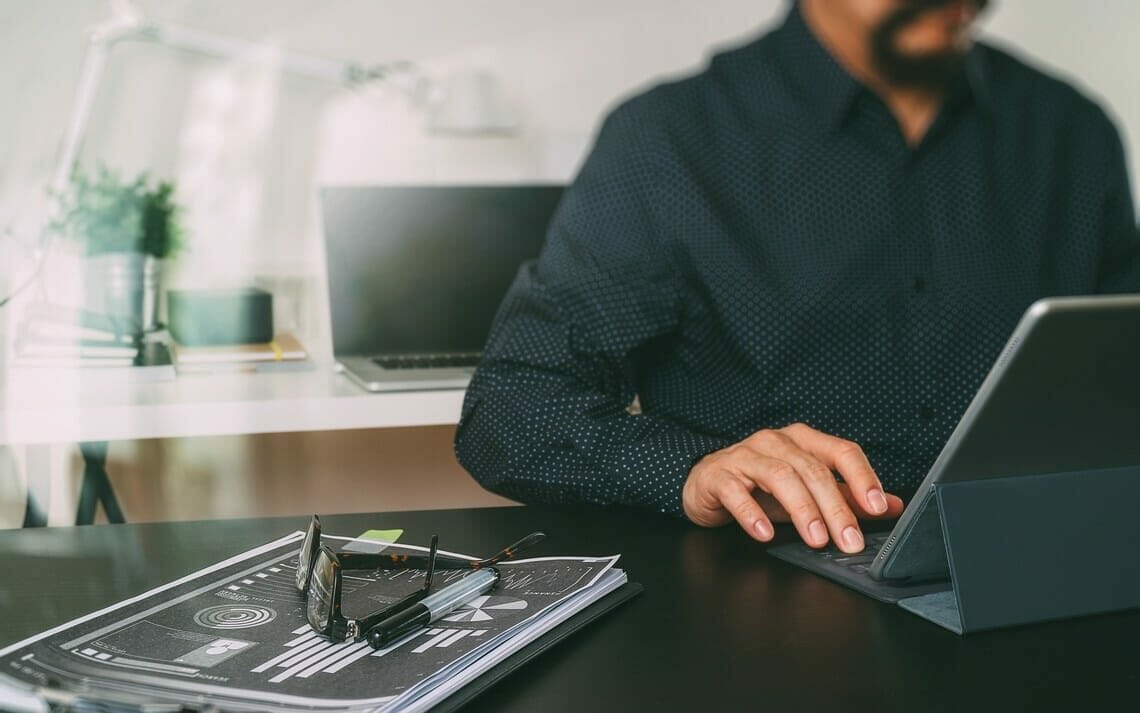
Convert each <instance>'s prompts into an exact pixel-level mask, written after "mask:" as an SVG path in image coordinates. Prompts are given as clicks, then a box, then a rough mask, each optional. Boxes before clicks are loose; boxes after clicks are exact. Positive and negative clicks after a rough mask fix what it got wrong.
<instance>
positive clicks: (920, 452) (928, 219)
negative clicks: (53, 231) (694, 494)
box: [455, 8, 1140, 514]
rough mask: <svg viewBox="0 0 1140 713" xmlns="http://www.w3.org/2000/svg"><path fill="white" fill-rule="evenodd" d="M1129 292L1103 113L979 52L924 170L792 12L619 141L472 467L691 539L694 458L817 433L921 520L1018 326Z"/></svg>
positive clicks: (521, 285) (486, 387)
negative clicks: (657, 517) (852, 448)
mask: <svg viewBox="0 0 1140 713" xmlns="http://www.w3.org/2000/svg"><path fill="white" fill-rule="evenodd" d="M1128 291H1134V292H1140V237H1138V233H1137V229H1136V222H1135V215H1134V212H1133V207H1132V201H1131V192H1130V187H1129V184H1128V177H1127V175H1126V169H1125V163H1124V155H1123V149H1122V147H1121V142H1120V139H1119V136H1118V134H1117V132H1116V130H1115V129H1114V127H1113V126H1112V124H1111V122H1110V121H1109V120H1108V119H1107V118H1106V116H1105V114H1104V112H1103V111H1101V110H1100V109H1099V108H1098V107H1097V106H1096V105H1095V104H1094V103H1092V102H1091V101H1089V100H1088V99H1086V98H1084V97H1083V96H1082V95H1081V94H1079V93H1078V92H1077V91H1075V90H1074V89H1072V88H1070V87H1069V86H1067V85H1065V84H1063V83H1061V82H1059V81H1057V80H1055V79H1052V78H1050V77H1048V76H1046V75H1044V74H1042V73H1041V72H1039V71H1036V70H1034V69H1031V68H1029V67H1027V66H1026V65H1025V64H1023V63H1022V62H1020V61H1019V60H1017V59H1015V58H1013V57H1011V56H1010V55H1009V54H1006V53H1004V52H1002V51H999V50H997V49H994V48H992V47H989V46H984V45H978V46H976V47H975V48H974V50H973V51H972V52H971V55H970V57H969V62H968V69H967V71H966V72H965V73H964V74H963V77H962V81H961V82H959V83H958V84H957V85H956V86H954V87H953V88H952V89H951V90H950V91H949V92H948V94H947V99H946V101H945V102H944V106H943V108H942V111H941V114H940V115H939V117H938V119H937V120H936V121H935V123H934V124H933V126H932V128H931V129H930V131H929V132H928V134H927V135H926V136H925V138H924V139H923V141H922V142H921V143H920V144H919V145H918V146H916V147H912V146H909V145H908V144H907V143H906V141H905V140H904V138H903V136H902V134H901V132H900V130H899V128H898V125H897V123H896V122H895V121H894V119H893V118H892V115H891V114H890V112H889V111H888V110H887V108H886V106H885V105H884V104H883V103H882V101H880V100H879V99H878V98H877V96H876V95H874V94H873V93H872V92H870V91H868V90H867V89H866V88H864V87H862V86H861V85H860V84H859V83H858V82H856V81H855V80H854V79H853V78H852V77H851V76H850V75H848V74H847V73H845V72H844V71H843V69H841V68H840V66H839V65H838V64H837V63H836V62H835V60H834V59H833V58H832V57H831V56H830V55H829V54H828V53H827V51H826V50H825V49H824V48H823V47H822V46H821V45H820V44H819V43H818V42H817V41H816V40H815V38H814V37H813V36H812V34H811V32H810V30H809V29H808V27H807V26H806V24H805V23H804V21H803V19H802V17H801V16H800V15H799V13H798V11H797V10H796V9H795V8H793V9H792V10H791V12H790V14H789V16H788V18H787V20H786V22H785V23H784V24H783V25H782V26H781V27H779V28H777V29H776V30H774V31H772V32H771V33H769V34H767V35H765V36H763V37H761V38H759V39H758V40H757V41H754V42H752V43H750V44H748V45H745V46H743V47H740V48H737V49H733V50H729V51H727V52H725V53H722V54H720V55H718V56H716V57H714V58H713V60H712V62H711V64H710V66H709V67H708V68H707V69H706V70H705V71H704V72H702V73H700V74H698V75H696V76H693V77H690V78H687V79H683V80H680V81H678V82H674V83H671V84H667V85H663V86H659V87H656V88H654V89H652V90H650V91H649V92H647V93H645V94H643V95H641V96H638V97H635V98H633V99H632V100H630V101H628V102H626V103H625V104H623V105H622V106H620V107H619V108H618V109H616V110H615V111H614V112H613V113H612V114H611V115H610V116H609V117H608V118H607V120H606V121H605V122H604V125H603V127H602V129H601V132H600V134H599V136H598V138H597V142H596V146H595V147H594V149H593V151H592V152H591V155H590V156H589V158H588V159H587V161H586V164H585V165H584V167H583V168H582V170H581V173H580V175H579V176H578V177H577V178H576V180H575V181H574V183H573V185H572V186H571V187H570V188H569V189H568V191H567V193H566V195H565V197H564V198H563V201H562V204H561V205H560V207H559V209H558V212H557V214H556V216H555V218H554V221H553V223H552V226H551V229H550V231H549V234H548V237H547V241H546V245H545V248H544V250H543V252H542V255H541V256H540V258H539V259H538V260H537V261H536V262H535V263H533V264H529V265H527V266H525V267H524V268H523V269H522V270H521V271H520V273H519V274H518V276H517V278H516V280H515V282H514V284H513V286H512V287H511V290H510V292H509V294H508V295H507V297H506V299H505V301H504V303H503V305H502V307H501V309H500V311H499V314H498V317H497V318H496V321H495V325H494V327H493V328H492V332H491V335H490V338H489V342H488V344H487V348H486V352H485V357H484V360H483V362H482V364H481V366H480V367H479V369H478V371H477V372H476V374H475V377H474V379H473V380H472V382H471V386H470V388H469V390H468V392H467V396H466V399H465V402H464V407H463V416H462V421H461V423H460V427H459V430H458V432H457V435H456V442H455V446H456V453H457V455H458V457H459V460H460V462H461V463H462V465H463V466H464V467H466V468H467V469H468V470H469V471H470V472H471V474H472V475H473V476H474V477H475V478H476V479H477V480H478V481H479V482H480V483H482V484H483V485H484V486H485V487H487V488H489V489H491V490H494V491H496V492H499V493H502V494H504V495H506V496H509V497H512V498H516V499H519V500H522V501H525V502H550V503H575V502H589V503H604V504H613V503H618V504H626V505H635V506H640V507H646V508H652V509H655V510H659V511H663V512H668V513H673V514H680V513H681V512H682V511H681V489H682V486H683V484H684V482H685V479H686V477H687V475H688V473H689V470H690V469H691V467H692V466H693V464H694V463H695V462H696V461H697V460H699V459H700V458H701V457H703V456H704V455H706V454H708V453H710V452H712V451H714V450H718V449H720V448H723V447H725V446H728V445H730V444H732V443H735V442H737V441H740V440H742V439H743V438H745V437H747V436H748V435H750V434H751V433H754V432H755V431H757V430H760V429H764V428H779V427H783V426H786V425H788V424H791V423H794V422H803V423H807V424H808V425H810V426H812V427H814V428H817V429H819V430H822V431H825V432H827V433H831V434H834V435H837V436H841V437H843V438H847V439H850V440H852V441H855V442H857V443H859V444H860V445H861V446H862V447H863V449H864V451H865V452H866V453H867V456H868V458H869V459H870V461H871V464H872V466H873V467H874V468H875V469H876V471H877V473H878V474H879V476H880V478H881V479H882V480H883V482H884V485H885V486H886V487H887V489H888V490H890V491H892V492H896V493H899V494H900V495H903V496H904V497H907V496H909V495H910V494H912V493H913V490H914V488H915V487H916V486H917V485H918V483H919V482H920V481H921V479H922V478H923V476H925V474H926V471H927V470H928V469H929V467H930V465H931V464H932V463H933V461H934V459H935V457H936V456H937V454H938V452H939V450H940V449H941V448H942V446H943V444H944V443H945V441H946V439H947V438H948V437H949V434H950V432H951V430H952V429H953V427H954V425H955V424H956V422H957V420H958V418H959V417H960V416H961V415H962V413H963V412H964V411H965V409H966V406H967V405H968V404H969V401H970V399H971V398H972V397H973V394H974V392H975V390H976V389H977V388H978V386H979V385H980V384H981V382H982V379H983V378H984V376H985V374H986V372H987V371H988V370H989V368H990V366H991V364H992V363H993V361H994V359H995V358H996V357H997V355H998V353H999V351H1000V350H1001V348H1002V346H1003V345H1004V343H1005V341H1006V338H1007V337H1008V336H1009V333H1010V332H1011V331H1012V329H1013V327H1014V326H1015V325H1016V323H1017V321H1018V319H1019V318H1020V316H1021V315H1022V313H1023V312H1024V310H1025V309H1026V307H1028V306H1029V305H1030V304H1031V303H1032V302H1033V301H1034V300H1036V299H1038V298H1041V297H1045V296H1050V295H1070V294H1087V293H1095V292H1128ZM635 397H636V402H635ZM638 406H639V408H638Z"/></svg>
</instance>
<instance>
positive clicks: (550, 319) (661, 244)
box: [455, 109, 728, 515]
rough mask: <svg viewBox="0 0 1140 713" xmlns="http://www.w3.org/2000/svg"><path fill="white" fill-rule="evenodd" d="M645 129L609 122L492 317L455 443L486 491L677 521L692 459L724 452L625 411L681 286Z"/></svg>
mask: <svg viewBox="0 0 1140 713" xmlns="http://www.w3.org/2000/svg"><path fill="white" fill-rule="evenodd" d="M644 132H645V129H644V127H642V126H640V125H639V124H638V123H637V122H636V121H633V120H631V118H630V116H629V114H628V113H627V112H625V111H624V110H622V109H619V110H618V111H617V112H616V113H615V114H613V115H611V116H610V117H609V118H608V119H607V120H606V122H605V123H604V125H603V127H602V130H601V132H600V134H599V136H598V140H597V143H596V145H595V148H594V150H593V151H592V152H591V155H590V157H589V158H588V159H587V161H586V164H585V165H584V166H583V168H582V171H581V172H580V174H579V176H578V178H577V179H576V180H575V181H574V183H573V185H572V186H571V187H570V188H569V189H568V190H567V193H566V195H565V197H564V198H563V201H562V204H561V205H560V207H559V209H558V212H557V214H556V216H555V218H554V220H553V222H552V225H551V228H550V230H549V233H548V236H547V241H546V245H545V247H544V249H543V253H542V255H541V256H540V258H539V259H538V261H537V262H535V263H532V264H528V265H526V266H524V267H523V268H522V269H521V270H520V272H519V274H518V276H517V277H516V279H515V281H514V284H513V285H512V287H511V289H510V291H509V293H508V294H507V296H506V298H505V300H504V302H503V305H502V306H501V308H500V310H499V313H498V315H497V317H496V320H495V324H494V326H493V328H492V330H491V334H490V337H489V341H488V344H487V347H486V349H485V353H484V357H483V360H482V363H481V364H480V366H479V368H478V370H477V371H476V374H475V376H474V378H473V379H472V382H471V385H470V387H469V389H468V391H467V395H466V398H465V401H464V405H463V414H462V419H461V421H460V424H459V429H458V431H457V433H456V439H455V450H456V455H457V457H458V459H459V462H460V463H461V464H462V465H463V466H464V467H465V468H466V469H467V470H468V471H469V472H470V473H471V474H472V475H473V476H474V477H475V478H476V480H478V481H479V482H480V483H481V484H482V485H483V486H484V487H486V488H488V489H489V490H492V491H495V492H498V493H501V494H503V495H505V496H507V497H511V498H515V499H518V500H522V501H524V502H545V503H599V504H625V505H634V506H640V507H646V508H651V509H654V510H659V511H662V512H668V513H672V514H678V515H679V514H681V512H682V508H681V490H682V486H683V485H684V482H685V479H686V478H687V476H688V473H689V470H690V469H691V467H692V466H693V464H694V463H695V462H696V461H697V460H699V459H700V458H701V457H703V456H704V455H706V454H708V453H710V452H712V451H715V450H718V449H720V448H722V447H724V446H726V445H728V442H727V440H726V439H725V438H723V437H719V436H714V435H710V434H703V433H698V432H694V431H692V430H691V429H688V428H686V427H684V426H682V425H680V424H677V423H674V422H671V421H670V420H669V419H666V418H664V417H662V416H659V415H655V414H654V413H652V411H651V410H647V412H645V413H636V409H631V408H630V405H631V403H632V402H633V401H634V399H635V396H636V387H635V383H636V379H635V374H634V373H633V369H634V364H635V362H636V355H637V354H638V352H639V350H644V349H652V348H653V342H654V341H655V340H658V339H661V338H667V337H668V336H669V335H670V334H672V333H673V332H674V331H675V330H676V329H677V327H678V325H679V323H680V320H681V319H682V317H683V307H682V300H681V295H680V289H681V287H680V285H681V282H682V278H681V275H680V273H679V271H678V270H677V269H675V267H674V260H673V259H672V256H671V248H670V246H669V245H668V244H667V242H666V240H665V238H664V237H663V236H664V235H665V234H666V233H664V232H663V231H661V230H658V229H657V226H655V224H654V216H653V206H654V205H656V202H657V201H660V200H663V199H665V200H667V197H665V196H660V195H655V194H654V190H655V188H654V186H659V185H662V183H661V182H659V181H655V180H654V179H655V178H656V177H658V175H657V174H658V173H659V172H661V171H663V170H667V169H665V168H664V167H662V166H655V162H654V153H655V152H654V151H653V150H652V149H651V148H649V147H648V146H647V143H648V142H647V141H646V137H645V133H644Z"/></svg>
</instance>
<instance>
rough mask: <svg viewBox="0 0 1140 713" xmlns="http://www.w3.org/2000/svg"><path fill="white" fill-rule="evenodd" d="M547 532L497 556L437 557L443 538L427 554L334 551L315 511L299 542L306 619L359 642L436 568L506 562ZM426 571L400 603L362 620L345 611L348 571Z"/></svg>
mask: <svg viewBox="0 0 1140 713" xmlns="http://www.w3.org/2000/svg"><path fill="white" fill-rule="evenodd" d="M545 537H546V534H545V533H542V532H532V533H530V534H529V535H527V536H526V537H524V538H522V539H521V540H519V541H518V542H515V543H514V544H512V545H509V546H508V547H504V548H503V549H502V550H501V551H499V553H498V554H496V555H494V556H493V557H487V558H485V559H481V560H469V559H462V558H458V557H448V556H443V557H438V556H437V555H436V550H437V548H438V544H439V537H438V536H433V537H432V539H431V547H430V549H429V551H428V554H427V555H426V556H425V555H409V554H392V553H383V552H379V553H373V552H344V551H341V552H333V551H332V549H331V548H329V547H327V546H325V545H322V544H321V520H320V518H319V517H317V516H316V515H313V519H312V520H311V521H310V522H309V530H308V532H306V533H305V539H304V540H302V541H301V550H300V552H299V553H298V555H297V590H298V591H300V592H301V593H302V594H304V595H305V596H306V597H307V598H308V602H307V605H306V611H305V613H306V618H307V619H308V620H309V625H310V626H312V627H313V629H314V630H316V631H317V633H319V634H321V635H323V636H326V637H328V638H330V639H333V640H334V641H347V640H350V639H351V640H352V641H359V640H360V639H362V638H364V636H365V635H366V634H367V633H368V630H369V629H371V628H372V627H373V626H375V625H376V624H378V623H379V622H380V621H382V620H383V619H386V618H387V617H390V616H393V615H395V614H398V613H399V612H401V611H403V610H405V609H407V608H408V607H410V606H412V605H413V604H415V603H416V602H418V601H420V600H421V599H423V598H424V597H426V596H427V594H428V591H429V590H430V589H431V582H432V575H433V574H434V572H435V569H436V568H437V567H441V568H443V569H482V568H483V567H490V566H493V565H495V564H498V563H499V562H502V561H503V560H509V559H513V558H514V557H515V556H517V555H518V553H519V552H520V551H521V550H523V549H526V548H527V547H531V546H532V545H534V544H536V543H538V542H540V541H542V540H543V539H544V538H545ZM421 567H422V568H425V569H426V570H427V573H426V576H425V578H424V586H423V587H422V588H421V589H418V590H416V591H414V592H411V593H410V594H408V595H407V596H405V597H403V598H402V599H400V600H399V601H396V602H393V603H392V604H389V605H388V606H386V607H384V608H382V609H379V610H377V611H375V612H372V613H371V614H369V615H368V616H365V617H363V618H360V619H348V618H346V617H345V616H344V615H343V614H342V613H341V607H340V604H341V595H342V590H343V574H342V573H343V571H344V570H377V569H418V568H421Z"/></svg>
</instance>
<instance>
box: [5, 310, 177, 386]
mask: <svg viewBox="0 0 1140 713" xmlns="http://www.w3.org/2000/svg"><path fill="white" fill-rule="evenodd" d="M137 331H138V330H137V329H136V328H135V325H133V324H131V323H130V322H129V320H125V319H122V318H119V317H115V316H112V315H106V314H100V313H96V312H91V311H88V310H83V309H77V308H72V307H66V306H62V305H54V304H50V303H46V302H40V303H35V304H31V305H28V307H27V308H26V309H25V310H24V312H23V316H22V319H21V321H20V322H19V326H18V327H17V330H16V335H15V339H14V340H13V353H12V358H11V366H12V367H13V368H16V369H22V368H28V369H34V370H36V371H37V373H39V374H40V375H41V376H42V375H43V374H46V373H55V372H56V371H60V370H64V371H72V370H75V369H84V370H86V369H96V370H98V371H99V372H100V374H101V376H103V377H106V376H112V377H122V378H124V379H129V380H132V381H134V380H142V381H161V380H168V379H173V378H174V377H175V371H174V366H173V360H172V358H171V354H170V349H169V347H168V346H167V345H166V344H165V343H164V342H163V341H162V340H161V339H151V338H149V337H148V338H147V339H146V340H144V339H141V338H140V337H139V336H138V334H137Z"/></svg>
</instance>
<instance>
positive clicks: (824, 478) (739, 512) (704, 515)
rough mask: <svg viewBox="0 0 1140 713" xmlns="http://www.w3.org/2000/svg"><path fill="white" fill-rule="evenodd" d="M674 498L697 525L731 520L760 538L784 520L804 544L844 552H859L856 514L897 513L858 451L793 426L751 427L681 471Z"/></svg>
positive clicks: (895, 501)
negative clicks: (683, 476) (679, 499)
mask: <svg viewBox="0 0 1140 713" xmlns="http://www.w3.org/2000/svg"><path fill="white" fill-rule="evenodd" d="M835 473H838V474H839V475H840V476H841V477H842V478H843V481H844V482H842V483H840V482H838V481H837V480H836V479H835ZM682 503H683V505H684V508H685V515H686V516H687V517H688V518H689V519H690V520H692V521H693V522H695V523H697V524H698V525H704V526H705V527H716V526H718V525H724V524H725V523H728V522H731V521H732V520H733V519H735V520H736V521H737V522H738V523H740V526H741V527H743V528H744V529H745V531H746V532H748V534H749V535H751V536H752V537H754V538H755V539H757V540H760V541H761V542H767V541H768V540H771V539H772V537H774V536H775V530H774V529H773V528H772V522H773V521H776V522H788V521H791V522H793V523H795V525H796V530H798V531H799V533H800V537H802V538H803V540H804V542H806V543H807V544H809V545H811V546H812V547H823V546H824V545H826V544H827V543H828V541H829V540H831V541H834V542H835V545H836V546H837V547H838V548H839V549H841V550H843V551H844V552H858V551H860V550H862V549H863V533H862V532H860V530H859V523H858V519H857V516H856V514H857V513H858V517H864V518H891V517H898V516H899V514H900V513H902V510H903V502H902V500H901V499H900V498H898V497H896V496H894V495H888V494H886V493H884V492H883V486H882V484H881V483H880V482H879V477H878V476H877V475H875V471H874V470H872V469H871V464H870V463H869V462H868V461H867V456H865V455H863V449H861V448H860V447H859V446H858V445H856V444H854V443H852V442H851V441H845V440H843V439H841V438H836V437H835V436H829V435H827V434H826V433H820V432H819V431H817V430H815V429H813V428H810V427H808V426H805V425H803V424H801V423H797V424H793V425H791V426H788V427H786V428H781V429H778V430H764V431H757V432H756V433H754V434H752V435H751V436H749V437H748V438H747V439H745V440H743V441H741V442H740V443H737V444H736V445H734V446H729V447H728V448H725V449H724V450H720V451H717V452H715V453H710V454H709V455H707V456H705V457H704V458H702V459H701V460H700V461H698V462H697V464H696V465H695V466H693V469H692V470H691V471H689V478H688V480H686V481H685V488H684V490H683V492H682Z"/></svg>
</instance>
